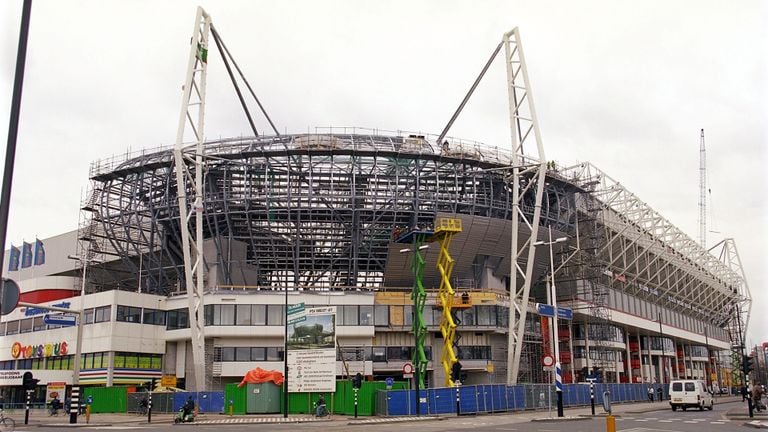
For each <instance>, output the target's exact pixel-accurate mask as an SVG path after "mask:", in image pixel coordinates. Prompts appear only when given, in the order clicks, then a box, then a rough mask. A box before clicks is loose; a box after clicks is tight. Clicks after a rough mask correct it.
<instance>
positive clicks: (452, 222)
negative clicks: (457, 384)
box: [429, 218, 461, 387]
mask: <svg viewBox="0 0 768 432" xmlns="http://www.w3.org/2000/svg"><path fill="white" fill-rule="evenodd" d="M460 232H461V219H452V218H439V219H438V220H437V223H436V224H435V233H434V234H433V235H432V237H431V238H430V239H429V240H431V241H437V242H439V243H440V255H439V256H438V257H437V269H438V270H439V271H440V290H439V291H438V293H437V300H438V305H437V306H438V307H439V308H441V309H442V310H443V313H442V315H441V318H440V333H442V335H443V351H442V354H441V355H440V360H441V361H442V363H443V371H444V372H445V386H446V387H453V386H454V382H453V380H452V379H451V370H452V368H453V365H454V363H456V362H457V361H458V359H457V358H456V352H455V351H454V349H453V346H454V344H455V339H456V322H455V321H454V320H453V314H452V312H451V309H452V308H453V307H454V299H455V296H456V292H455V291H454V290H453V287H452V286H451V272H453V264H454V263H455V261H454V259H453V258H452V257H451V254H450V252H449V251H448V248H449V247H450V246H451V240H452V239H453V236H454V235H456V234H458V233H460Z"/></svg>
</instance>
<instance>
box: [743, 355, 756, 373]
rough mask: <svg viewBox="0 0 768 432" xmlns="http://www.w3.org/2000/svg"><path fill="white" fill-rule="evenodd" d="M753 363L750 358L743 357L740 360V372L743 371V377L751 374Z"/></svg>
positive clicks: (752, 359)
mask: <svg viewBox="0 0 768 432" xmlns="http://www.w3.org/2000/svg"><path fill="white" fill-rule="evenodd" d="M754 361H755V358H754V357H752V356H748V355H745V356H744V358H743V360H742V366H741V368H742V370H743V371H744V375H749V374H750V373H751V372H752V368H753V364H752V362H754Z"/></svg>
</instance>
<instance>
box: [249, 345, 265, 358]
mask: <svg viewBox="0 0 768 432" xmlns="http://www.w3.org/2000/svg"><path fill="white" fill-rule="evenodd" d="M266 359H267V349H266V348H263V347H253V348H251V361H264V360H266Z"/></svg>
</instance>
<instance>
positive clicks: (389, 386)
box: [384, 377, 395, 390]
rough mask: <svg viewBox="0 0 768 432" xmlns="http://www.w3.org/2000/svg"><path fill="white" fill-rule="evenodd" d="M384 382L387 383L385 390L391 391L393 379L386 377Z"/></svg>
mask: <svg viewBox="0 0 768 432" xmlns="http://www.w3.org/2000/svg"><path fill="white" fill-rule="evenodd" d="M384 382H386V383H387V390H391V389H392V385H393V384H395V379H394V378H392V377H387V379H386V380H384Z"/></svg>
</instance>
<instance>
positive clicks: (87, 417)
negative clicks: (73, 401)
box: [85, 405, 91, 424]
mask: <svg viewBox="0 0 768 432" xmlns="http://www.w3.org/2000/svg"><path fill="white" fill-rule="evenodd" d="M90 422H91V406H90V405H88V406H86V407H85V423H86V424H87V423H90Z"/></svg>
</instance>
